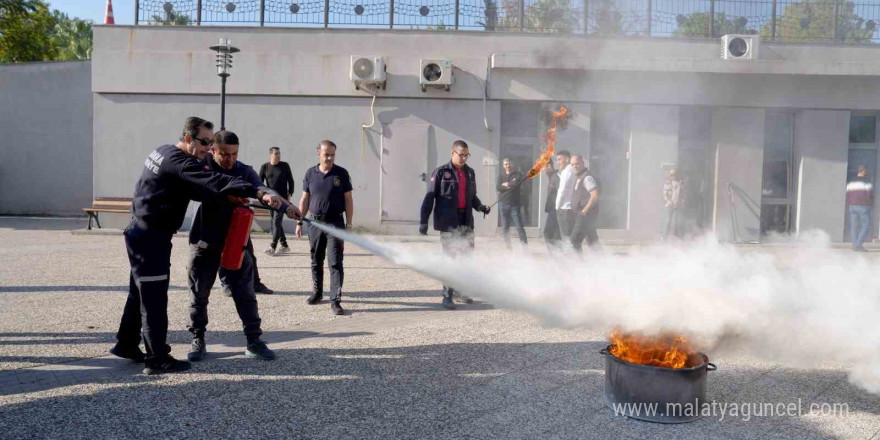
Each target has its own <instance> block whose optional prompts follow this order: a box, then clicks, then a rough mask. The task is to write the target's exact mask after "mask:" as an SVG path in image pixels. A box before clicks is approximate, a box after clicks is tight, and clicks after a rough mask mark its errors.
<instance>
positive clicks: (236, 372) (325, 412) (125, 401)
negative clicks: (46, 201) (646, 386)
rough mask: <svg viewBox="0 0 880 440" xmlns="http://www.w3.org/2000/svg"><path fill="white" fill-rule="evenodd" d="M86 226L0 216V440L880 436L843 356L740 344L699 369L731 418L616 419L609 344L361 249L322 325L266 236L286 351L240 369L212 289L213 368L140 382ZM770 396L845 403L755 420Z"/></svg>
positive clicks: (178, 274) (225, 312) (231, 329)
mask: <svg viewBox="0 0 880 440" xmlns="http://www.w3.org/2000/svg"><path fill="white" fill-rule="evenodd" d="M84 224H85V223H84V220H80V219H78V220H75V221H71V220H60V219H27V218H0V243H3V245H2V246H0V438H3V439H6V438H8V439H28V438H33V439H53V438H63V439H69V438H89V439H91V438H147V437H150V438H181V439H197V438H314V439H319V438H320V439H341V438H357V439H361V438H377V439H378V438H413V439H429V438H444V439H458V438H474V439H487V438H504V439H512V438H523V439H526V438H528V439H551V438H560V439H561V438H570V439H591V438H620V439H665V438H694V439H697V438H699V439H705V438H720V439H724V438H729V439H803V438H836V439H850V438H852V439H880V396H877V395H874V394H870V393H868V392H866V391H864V390H862V389H860V388H857V387H855V386H854V385H851V384H850V383H849V382H848V381H847V378H846V366H845V365H833V364H829V365H827V366H823V367H820V368H812V369H792V368H788V367H783V366H781V365H777V364H772V363H767V362H764V361H761V360H759V359H754V358H752V357H750V356H749V355H748V354H747V353H725V354H724V355H723V357H717V358H713V359H711V361H712V362H713V363H715V364H717V365H718V367H719V369H718V371H714V372H710V373H709V374H708V378H707V384H708V397H709V398H710V399H711V400H713V401H715V402H717V403H719V404H721V403H726V404H728V405H730V404H733V403H737V404H739V405H741V408H743V411H740V413H739V414H737V415H733V414H731V413H729V412H728V413H727V414H724V417H723V418H722V417H721V415H722V414H714V415H712V416H707V417H704V418H703V419H701V420H698V421H696V422H693V423H687V424H678V425H666V424H657V423H648V422H642V421H638V420H633V419H629V418H626V417H621V416H618V415H615V413H614V412H613V411H612V410H611V409H609V408H608V407H607V406H605V404H604V402H603V398H602V396H603V388H604V380H605V378H604V365H605V358H604V357H603V356H602V355H601V354H599V350H600V349H602V348H603V347H604V346H605V345H606V342H604V341H605V335H604V334H599V333H595V332H590V331H587V330H578V329H556V328H548V327H545V326H544V325H542V323H541V322H540V321H538V320H537V319H536V318H533V317H531V316H529V315H527V314H525V313H522V312H516V311H510V310H503V309H499V308H496V307H494V306H493V305H492V304H488V303H486V302H484V301H482V300H480V299H479V298H477V301H476V302H475V303H474V304H472V305H461V306H459V307H458V309H457V310H455V311H446V310H444V309H442V308H441V307H440V288H439V284H438V283H437V282H436V281H434V280H431V279H429V278H426V277H424V276H421V275H419V274H416V273H413V272H412V271H410V270H408V269H406V268H402V267H398V266H395V265H393V264H391V263H388V262H386V261H384V260H382V259H380V258H378V257H376V256H373V255H370V254H368V253H366V252H365V251H363V250H360V249H357V248H356V247H354V246H348V247H347V249H346V257H345V265H346V279H345V293H344V295H345V296H344V302H343V306H344V307H345V308H346V310H347V312H348V313H347V314H346V315H345V316H339V317H338V316H333V315H332V314H331V313H330V310H329V304H328V303H327V301H326V300H325V301H324V303H322V304H320V305H317V306H309V305H307V304H306V303H305V299H306V297H307V296H308V294H309V293H310V292H309V291H310V284H311V282H310V279H309V257H308V245H307V242H306V241H305V240H291V247H292V253H290V254H288V255H284V256H274V257H269V256H266V255H264V254H262V253H259V252H262V250H263V249H265V247H266V246H267V245H268V237H267V236H265V235H257V236H255V238H254V242H255V245H256V247H257V251H258V264H259V268H260V272H261V275H262V277H263V280H264V282H265V283H266V284H267V285H268V286H269V287H271V288H273V289H276V293H275V294H274V295H260V296H259V297H258V300H259V306H260V314H261V317H262V319H263V330H264V332H265V335H264V339H265V340H266V341H267V342H268V343H269V346H270V347H271V348H273V349H274V350H275V351H276V353H277V354H278V359H276V360H275V361H272V362H265V361H257V360H253V359H248V358H245V356H244V355H243V351H244V346H245V339H244V336H243V335H242V333H241V324H240V322H239V320H238V317H237V315H236V313H235V309H234V306H233V302H232V300H231V298H227V297H224V296H223V295H222V294H221V292H220V290H219V288H218V287H215V289H214V291H213V293H212V296H211V303H210V306H209V316H210V324H209V329H208V334H207V342H208V344H209V347H208V350H209V357H208V359H207V360H205V361H204V362H201V363H197V364H194V366H193V369H192V370H190V371H188V372H185V373H180V374H173V375H166V376H144V375H143V374H141V368H142V366H139V365H137V364H132V363H130V362H127V361H125V360H122V359H118V358H115V357H112V356H109V355H108V354H107V350H108V349H109V348H110V347H111V346H112V345H113V343H114V341H115V339H114V337H115V332H116V329H117V325H118V320H119V317H120V316H121V311H122V306H123V304H124V302H125V297H126V294H127V288H128V261H127V257H126V254H125V246H124V244H123V240H122V236H121V235H118V234H113V233H104V234H72V233H71V230H76V229H81V228H83V227H84ZM407 240H408V241H409V242H410V243H407V246H412V247H413V248H414V249H424V251H425V252H430V251H432V250H436V248H437V247H439V244H437V243H436V242H435V241H434V240H432V239H428V240H422V239H412V238H408V239H407ZM477 246H478V249H483V251H485V252H501V251H502V250H501V249H503V246H502V245H501V244H500V242H499V241H498V240H493V239H479V240H478V242H477ZM540 247H542V246H541V245H540V242H538V243H533V244H532V248H531V249H530V250H534V251H535V252H539V248H540ZM186 251H187V249H186V240H185V238H183V237H176V238H175V239H174V253H173V257H172V274H171V286H172V287H171V289H170V291H169V308H168V310H169V331H170V333H169V341H170V343H171V344H172V346H173V354H174V355H175V356H177V357H178V358H185V357H186V352H187V351H188V348H189V341H190V334H189V333H187V332H186V330H185V327H186V322H187V317H188V313H187V306H188V292H187V288H186V274H185V265H186ZM750 251H757V252H784V247H779V246H768V247H766V248H763V249H757V250H754V249H752V250H750ZM840 251H841V252H845V250H840ZM869 258H875V257H874V255H869ZM877 258H878V259H880V252H878V253H877ZM327 278H328V279H329V277H327ZM710 356H711V354H710ZM765 403H766V404H772V405H778V404H780V403H781V404H784V405H789V404H794V405H798V404H800V406H801V408H802V411H805V412H808V410H809V406H810V405H811V404H813V403H815V404H818V405H827V407H828V408H831V407H833V406H834V405H835V404H836V405H838V406H837V408H838V410H839V411H836V413H835V414H830V413H829V414H809V413H804V414H795V415H789V414H786V415H778V414H774V415H769V414H762V415H760V416H759V415H757V411H758V410H757V407H758V406H759V404H765ZM746 404H748V405H751V406H750V408H751V409H750V410H749V411H750V412H751V414H750V415H749V416H746V415H745V409H744V408H746V406H745V405H746ZM842 405H845V406H846V412H845V413H844V412H843V406H842Z"/></svg>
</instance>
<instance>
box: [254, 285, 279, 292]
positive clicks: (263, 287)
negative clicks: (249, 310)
mask: <svg viewBox="0 0 880 440" xmlns="http://www.w3.org/2000/svg"><path fill="white" fill-rule="evenodd" d="M254 293H262V294H263V295H271V294H273V293H275V291H274V290H272V289H270V288H268V287H266V285H265V284H263V283H256V284H254Z"/></svg>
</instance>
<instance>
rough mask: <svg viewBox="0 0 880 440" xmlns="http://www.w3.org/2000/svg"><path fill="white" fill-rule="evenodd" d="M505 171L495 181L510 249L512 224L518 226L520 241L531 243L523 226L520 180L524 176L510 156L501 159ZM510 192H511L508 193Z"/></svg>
mask: <svg viewBox="0 0 880 440" xmlns="http://www.w3.org/2000/svg"><path fill="white" fill-rule="evenodd" d="M501 166H502V168H503V172H501V173H500V174H499V175H498V181H497V182H496V183H495V190H496V191H498V200H500V202H498V204H499V205H501V234H502V235H503V236H504V244H505V245H506V246H507V248H508V249H510V225H511V223H512V224H513V227H515V228H516V234H517V235H519V241H520V242H521V243H522V244H523V246H525V245H527V244H529V240H528V238H526V229H525V228H524V227H523V221H522V216H521V215H520V211H519V207H520V187H519V186H517V185H519V183H520V182H522V180H523V178H524V176H523V175H522V173H520V172H519V171H517V170H516V167H515V165H514V164H513V162H511V161H510V159H509V158H504V159H503V160H502V161H501ZM508 193H510V194H508Z"/></svg>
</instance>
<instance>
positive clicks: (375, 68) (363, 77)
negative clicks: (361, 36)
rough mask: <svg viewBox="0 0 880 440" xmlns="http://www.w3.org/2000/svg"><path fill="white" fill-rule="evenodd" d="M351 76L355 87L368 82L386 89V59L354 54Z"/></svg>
mask: <svg viewBox="0 0 880 440" xmlns="http://www.w3.org/2000/svg"><path fill="white" fill-rule="evenodd" d="M349 77H350V78H351V81H352V82H354V88H355V89H360V88H361V86H362V85H367V84H375V85H377V86H380V87H382V88H383V89H384V88H385V79H386V77H385V60H383V59H382V57H378V56H361V55H352V56H351V70H350V71H349Z"/></svg>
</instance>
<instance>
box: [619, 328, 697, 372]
mask: <svg viewBox="0 0 880 440" xmlns="http://www.w3.org/2000/svg"><path fill="white" fill-rule="evenodd" d="M608 339H609V341H610V342H611V350H610V351H611V354H613V355H614V356H616V357H617V358H619V359H621V360H624V361H627V362H632V363H634V364H640V365H652V366H655V367H666V368H688V367H691V366H693V365H689V363H688V360H689V359H690V358H691V353H693V352H694V351H693V350H692V349H691V347H690V345H689V344H688V342H687V340H686V339H685V338H684V336H682V335H673V334H668V333H667V334H660V335H655V336H644V335H640V334H636V333H623V332H621V331H620V330H615V331H613V332H611V335H610V336H609V338H608Z"/></svg>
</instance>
